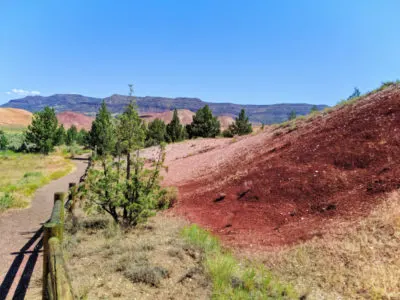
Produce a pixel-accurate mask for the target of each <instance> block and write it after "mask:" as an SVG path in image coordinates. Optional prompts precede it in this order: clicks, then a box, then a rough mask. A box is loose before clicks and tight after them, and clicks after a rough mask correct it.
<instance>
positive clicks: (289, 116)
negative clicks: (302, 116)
mask: <svg viewBox="0 0 400 300" xmlns="http://www.w3.org/2000/svg"><path fill="white" fill-rule="evenodd" d="M296 118H297V114H296V111H295V110H292V111H291V112H290V113H288V120H289V121H291V120H294V119H296Z"/></svg>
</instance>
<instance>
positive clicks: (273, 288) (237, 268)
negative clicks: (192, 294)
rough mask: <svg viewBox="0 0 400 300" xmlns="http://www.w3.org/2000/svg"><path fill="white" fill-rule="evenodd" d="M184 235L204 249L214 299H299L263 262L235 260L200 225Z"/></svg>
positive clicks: (191, 227)
mask: <svg viewBox="0 0 400 300" xmlns="http://www.w3.org/2000/svg"><path fill="white" fill-rule="evenodd" d="M182 236H183V237H184V238H185V239H186V240H187V241H188V242H189V243H191V244H193V245H195V246H196V247H199V248H200V249H201V250H202V251H203V252H204V255H205V257H204V264H205V267H206V270H207V271H208V273H209V275H210V277H211V280H212V283H213V293H212V298H213V299H298V298H299V297H298V295H297V294H296V292H295V291H294V290H293V289H292V288H291V287H290V285H287V284H283V283H281V282H279V281H278V280H276V279H275V278H274V276H273V275H272V274H271V273H270V272H269V271H268V270H267V269H266V268H265V267H264V266H263V265H262V264H256V263H254V262H250V261H247V262H244V261H239V260H238V259H236V258H235V257H234V256H233V255H232V254H231V253H230V252H229V251H227V250H225V249H223V248H222V247H221V245H220V243H219V241H218V239H217V238H216V237H214V236H212V235H211V234H210V233H209V232H207V231H206V230H204V229H201V228H200V227H198V226H197V225H191V226H188V227H186V228H184V230H183V231H182Z"/></svg>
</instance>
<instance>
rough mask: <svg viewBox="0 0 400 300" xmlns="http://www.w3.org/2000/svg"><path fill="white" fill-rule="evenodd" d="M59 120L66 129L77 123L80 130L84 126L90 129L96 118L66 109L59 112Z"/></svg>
mask: <svg viewBox="0 0 400 300" xmlns="http://www.w3.org/2000/svg"><path fill="white" fill-rule="evenodd" d="M57 120H58V122H59V123H60V124H63V125H64V127H65V128H66V129H67V128H70V127H71V126H72V125H75V126H76V128H78V130H79V129H82V128H83V129H85V130H90V128H91V126H92V122H93V120H94V118H93V117H89V116H86V115H84V114H80V113H77V112H73V111H64V112H62V113H59V114H57Z"/></svg>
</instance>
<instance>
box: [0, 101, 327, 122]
mask: <svg viewBox="0 0 400 300" xmlns="http://www.w3.org/2000/svg"><path fill="white" fill-rule="evenodd" d="M135 99H136V103H137V105H138V107H139V111H140V113H141V114H143V113H160V112H165V111H169V110H172V109H175V108H176V109H188V110H190V111H193V112H196V111H197V110H198V109H200V108H202V107H203V106H204V105H206V104H208V105H209V106H210V108H211V110H212V111H213V113H214V114H216V115H218V116H221V115H225V116H231V117H236V116H237V115H238V114H239V112H240V110H241V109H242V108H244V109H245V110H246V112H247V114H248V115H249V119H250V121H252V122H260V123H261V122H262V123H265V124H272V123H279V122H282V121H284V120H286V119H287V116H288V114H289V113H290V112H291V111H292V110H295V111H296V113H297V114H298V115H305V114H308V113H309V112H310V110H311V107H312V106H313V105H312V104H306V103H282V104H272V105H249V104H233V103H214V102H205V101H202V100H200V99H198V98H185V97H178V98H165V97H150V96H146V97H135ZM102 100H103V99H101V98H94V97H87V96H82V95H77V94H55V95H52V96H47V97H44V96H27V97H24V98H21V99H14V100H10V101H9V102H7V103H6V104H3V105H2V106H1V107H12V108H20V109H25V110H28V111H31V112H36V111H39V110H42V109H43V108H44V107H45V106H50V107H54V109H55V110H56V112H58V113H59V112H64V111H73V112H79V113H84V114H86V115H89V116H94V115H95V114H96V112H97V111H98V109H99V107H100V104H101V101H102ZM104 100H105V101H106V104H107V106H108V108H109V110H110V111H111V112H112V113H113V114H118V113H121V112H122V111H123V110H124V107H125V106H126V105H127V104H128V103H129V97H128V96H123V95H118V94H115V95H112V96H110V97H107V98H105V99H104ZM325 107H327V106H326V105H317V108H318V109H319V110H322V109H324V108H325Z"/></svg>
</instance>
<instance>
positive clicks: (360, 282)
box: [262, 192, 400, 299]
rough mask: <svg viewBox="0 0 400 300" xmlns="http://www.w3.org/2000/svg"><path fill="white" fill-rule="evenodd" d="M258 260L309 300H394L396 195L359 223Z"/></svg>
mask: <svg viewBox="0 0 400 300" xmlns="http://www.w3.org/2000/svg"><path fill="white" fill-rule="evenodd" d="M262 260H263V262H264V263H265V264H266V266H267V267H268V268H270V269H271V270H272V271H273V272H274V273H275V274H276V275H278V276H279V277H280V278H282V279H285V280H287V281H289V282H292V283H293V284H294V285H295V287H296V288H297V290H299V291H302V292H303V293H306V294H308V297H307V298H308V299H399V298H400V280H399V278H400V193H399V192H394V193H392V194H391V195H390V196H389V197H388V198H387V199H386V200H384V201H382V203H381V204H380V206H379V207H378V208H377V209H375V210H374V211H373V212H372V213H371V215H370V216H368V217H367V218H365V219H363V220H361V221H358V222H355V221H353V222H352V223H349V221H347V222H346V223H342V224H338V225H337V226H335V228H334V229H332V231H331V232H330V233H328V234H327V235H325V236H324V237H323V238H315V239H313V240H311V241H308V242H305V243H303V244H300V245H296V246H294V247H291V248H288V249H283V250H281V251H279V252H268V253H264V254H262Z"/></svg>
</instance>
